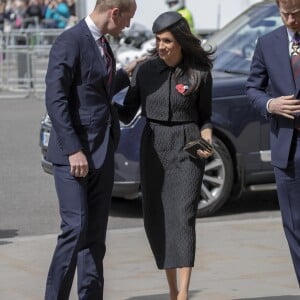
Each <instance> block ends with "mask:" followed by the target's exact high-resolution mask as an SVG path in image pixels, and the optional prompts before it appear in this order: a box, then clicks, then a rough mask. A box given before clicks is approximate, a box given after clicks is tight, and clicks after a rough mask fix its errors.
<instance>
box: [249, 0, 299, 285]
mask: <svg viewBox="0 0 300 300" xmlns="http://www.w3.org/2000/svg"><path fill="white" fill-rule="evenodd" d="M276 2H277V5H278V9H279V12H280V15H281V18H282V21H283V23H284V26H281V27H280V28H278V29H276V30H274V31H273V32H271V33H268V34H266V35H264V36H262V37H260V38H259V39H258V41H257V45H256V49H255V52H254V56H253V60H252V66H251V71H250V75H249V78H248V81H247V83H246V89H247V94H248V97H249V99H250V101H251V103H252V104H253V106H254V107H255V108H256V109H258V110H259V111H260V112H261V114H262V115H264V116H265V117H266V118H268V119H269V120H270V143H271V160H272V165H273V166H274V173H275V179H276V185H277V193H278V199H279V205H280V210H281V215H282V222H283V227H284V231H285V235H286V238H287V241H288V244H289V248H290V252H291V256H292V260H293V264H294V268H295V272H296V276H297V279H298V284H299V285H300V100H298V99H300V35H299V33H300V0H277V1H276Z"/></svg>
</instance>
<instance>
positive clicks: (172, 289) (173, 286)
mask: <svg viewBox="0 0 300 300" xmlns="http://www.w3.org/2000/svg"><path fill="white" fill-rule="evenodd" d="M165 271H166V276H167V280H168V284H169V294H170V300H177V295H178V288H177V274H176V271H177V270H176V269H166V270H165Z"/></svg>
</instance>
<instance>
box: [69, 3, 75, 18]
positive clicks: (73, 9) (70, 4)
mask: <svg viewBox="0 0 300 300" xmlns="http://www.w3.org/2000/svg"><path fill="white" fill-rule="evenodd" d="M67 4H68V7H69V11H70V15H71V16H76V4H75V0H67Z"/></svg>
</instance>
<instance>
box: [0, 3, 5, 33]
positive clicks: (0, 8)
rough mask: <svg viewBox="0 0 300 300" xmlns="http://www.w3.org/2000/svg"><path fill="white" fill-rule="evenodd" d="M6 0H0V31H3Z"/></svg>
mask: <svg viewBox="0 0 300 300" xmlns="http://www.w3.org/2000/svg"><path fill="white" fill-rule="evenodd" d="M5 7H6V0H0V32H3V31H4V21H5V18H6V14H5Z"/></svg>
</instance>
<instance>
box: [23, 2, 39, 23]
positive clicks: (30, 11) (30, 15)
mask: <svg viewBox="0 0 300 300" xmlns="http://www.w3.org/2000/svg"><path fill="white" fill-rule="evenodd" d="M25 17H26V20H25V24H24V25H25V26H24V27H25V28H28V27H32V26H37V25H39V24H40V23H41V20H42V18H43V13H42V7H41V4H40V1H39V0H29V3H28V7H27V9H26V13H25Z"/></svg>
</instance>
